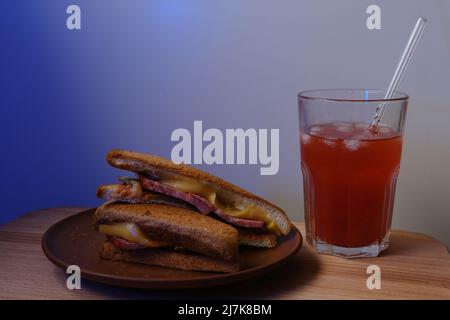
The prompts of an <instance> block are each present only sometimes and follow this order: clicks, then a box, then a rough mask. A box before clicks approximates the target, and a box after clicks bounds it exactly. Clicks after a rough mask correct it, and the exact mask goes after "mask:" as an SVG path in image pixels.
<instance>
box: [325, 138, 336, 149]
mask: <svg viewBox="0 0 450 320" xmlns="http://www.w3.org/2000/svg"><path fill="white" fill-rule="evenodd" d="M322 141H323V143H325V144H326V145H327V146H330V147H335V146H336V142H334V141H333V140H329V139H323V140H322Z"/></svg>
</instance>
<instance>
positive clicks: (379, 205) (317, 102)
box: [298, 89, 408, 258]
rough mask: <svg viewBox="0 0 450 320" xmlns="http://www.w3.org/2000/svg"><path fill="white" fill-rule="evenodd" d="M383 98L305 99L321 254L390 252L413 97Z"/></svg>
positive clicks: (312, 219)
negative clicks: (379, 111) (408, 111)
mask: <svg viewBox="0 0 450 320" xmlns="http://www.w3.org/2000/svg"><path fill="white" fill-rule="evenodd" d="M384 93H385V92H384V91H382V90H372V89H370V90H368V89H333V90H311V91H304V92H301V93H299V94H298V106H299V116H300V150H301V169H302V173H303V191H304V209H305V224H306V240H307V242H308V243H309V244H310V245H311V246H313V247H314V248H315V249H316V250H317V251H318V252H320V253H328V254H332V255H337V256H341V257H345V258H356V257H375V256H378V254H379V253H380V252H381V251H383V250H385V249H387V248H388V246H389V236H390V229H391V220H392V211H393V207H394V197H395V187H396V183H397V177H398V173H399V168H400V157H401V152H402V143H403V126H404V122H405V115H406V109H407V103H408V96H407V95H406V94H404V93H400V92H396V93H395V94H394V96H393V97H392V98H391V99H384V98H383V97H384ZM380 105H384V113H383V116H382V118H381V121H380V123H379V125H378V126H375V127H373V126H372V127H371V126H370V124H371V122H372V119H373V116H374V114H375V112H376V109H377V107H379V106H380Z"/></svg>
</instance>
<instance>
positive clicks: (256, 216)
mask: <svg viewBox="0 0 450 320" xmlns="http://www.w3.org/2000/svg"><path fill="white" fill-rule="evenodd" d="M161 183H164V184H167V185H169V186H171V187H174V188H176V189H177V190H180V191H183V192H188V193H193V194H196V195H199V196H201V197H203V198H205V199H207V200H208V201H209V202H210V203H212V204H214V205H215V206H216V207H218V208H219V209H221V210H222V211H224V212H225V213H226V214H228V215H230V216H233V217H237V218H243V219H249V220H260V221H264V222H265V224H264V226H265V228H266V229H267V230H268V231H269V232H272V233H275V234H276V235H280V234H281V231H280V228H279V227H278V225H277V224H276V222H275V221H274V220H273V219H272V218H270V217H269V215H268V214H267V212H266V211H265V210H264V209H262V208H261V207H258V206H256V205H254V204H251V205H248V206H246V207H245V208H243V209H237V208H235V206H233V205H232V204H231V202H227V201H226V199H223V197H222V198H221V199H220V201H219V199H218V197H217V193H216V191H215V190H214V189H213V188H211V187H210V186H209V185H208V184H207V183H204V182H201V181H196V180H194V179H190V178H185V177H183V178H181V177H176V178H174V177H170V178H169V177H167V178H165V179H161Z"/></svg>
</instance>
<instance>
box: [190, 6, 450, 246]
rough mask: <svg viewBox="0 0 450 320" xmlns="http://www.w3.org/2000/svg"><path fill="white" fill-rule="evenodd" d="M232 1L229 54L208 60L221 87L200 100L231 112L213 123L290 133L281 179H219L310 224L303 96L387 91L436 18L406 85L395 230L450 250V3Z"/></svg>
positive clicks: (234, 171) (236, 174)
mask: <svg viewBox="0 0 450 320" xmlns="http://www.w3.org/2000/svg"><path fill="white" fill-rule="evenodd" d="M227 3H229V4H230V3H232V4H233V6H234V10H233V11H232V13H230V12H229V10H224V11H225V12H228V13H227V15H228V14H229V15H230V16H229V20H228V23H229V24H227V28H229V30H228V32H227V34H226V36H225V37H224V38H222V39H220V40H217V41H218V43H217V44H218V45H220V46H221V49H222V50H224V51H222V53H221V54H220V56H216V55H215V54H212V55H210V59H209V60H210V61H202V62H201V64H204V63H209V62H211V64H209V69H208V71H207V72H208V74H209V75H210V81H213V85H214V86H217V88H218V89H217V91H216V92H209V93H206V96H205V95H203V97H202V98H199V99H200V100H201V101H203V102H205V101H208V100H209V102H210V103H212V104H216V106H217V105H221V106H222V108H223V109H222V111H218V113H216V114H215V115H214V116H212V115H209V116H207V118H209V119H208V120H207V121H205V124H206V125H207V126H209V127H219V128H224V127H235V126H242V127H252V126H255V124H258V126H260V127H261V128H264V127H279V128H281V169H280V173H279V175H278V176H276V177H262V176H257V169H256V168H255V169H254V170H248V168H230V167H215V168H214V169H213V171H214V172H216V173H218V174H221V175H222V176H224V177H226V178H229V179H230V180H232V181H236V182H237V183H240V184H241V185H243V186H246V187H248V188H249V189H251V190H252V191H254V192H256V193H259V194H262V195H263V196H266V197H268V198H269V199H271V200H273V201H274V202H276V203H278V204H280V205H281V206H282V207H284V208H285V209H286V210H287V211H288V212H289V214H290V215H291V217H292V218H293V219H295V220H301V219H303V196H302V190H301V186H300V181H301V180H300V179H301V177H300V170H299V151H298V149H299V147H298V142H297V141H298V140H297V125H298V121H297V109H296V93H297V92H298V91H300V90H305V89H316V88H336V87H338V88H348V87H356V88H386V87H387V85H388V83H389V80H390V78H391V76H392V74H393V71H394V68H395V66H396V64H397V62H398V59H399V57H400V54H401V52H402V50H403V48H404V46H405V44H406V41H407V37H408V36H409V34H410V31H411V29H412V27H413V25H414V23H415V21H416V19H417V17H419V16H424V17H426V18H428V20H429V23H428V25H427V28H426V30H425V32H424V34H423V37H422V40H421V42H420V44H419V46H418V49H417V51H416V53H415V56H414V57H413V61H412V63H411V64H410V66H409V69H408V71H407V74H406V78H405V79H404V80H403V82H402V84H401V86H400V90H401V91H404V92H407V93H408V94H409V95H410V97H411V99H410V105H409V111H408V115H407V121H406V133H405V144H404V153H403V158H402V164H401V173H400V177H399V181H398V189H397V196H396V203H395V208H394V219H393V227H394V228H399V229H406V230H414V231H419V232H423V233H427V234H429V235H432V236H434V237H436V238H439V239H441V240H443V241H445V242H446V243H447V245H450V1H443V0H434V1H420V0H414V1H348V0H347V1H298V0H284V1H268V0H263V1H260V0H258V1H233V2H227ZM370 4H378V5H380V6H381V10H382V30H374V31H369V30H368V29H367V28H366V24H365V20H366V17H367V15H366V13H365V11H366V8H367V6H368V5H370ZM214 7H216V6H214ZM215 15H217V17H219V16H220V17H223V16H224V14H223V12H222V14H219V13H215ZM213 20H214V19H213ZM217 21H218V23H224V22H223V20H222V19H220V18H217ZM216 59H217V60H216ZM218 61H220V62H218ZM200 69H201V70H203V68H202V67H200ZM218 93H219V94H218ZM217 99H223V100H222V101H221V102H219V103H216V102H215V101H217ZM233 108H236V111H237V113H235V112H229V111H230V110H233ZM205 112H207V110H205ZM203 119H204V117H203ZM185 126H186V125H185ZM208 169H209V170H211V168H208Z"/></svg>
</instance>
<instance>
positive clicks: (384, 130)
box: [379, 126, 393, 133]
mask: <svg viewBox="0 0 450 320" xmlns="http://www.w3.org/2000/svg"><path fill="white" fill-rule="evenodd" d="M392 131H393V130H392V129H391V128H390V127H388V126H380V129H379V133H391V132H392Z"/></svg>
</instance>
